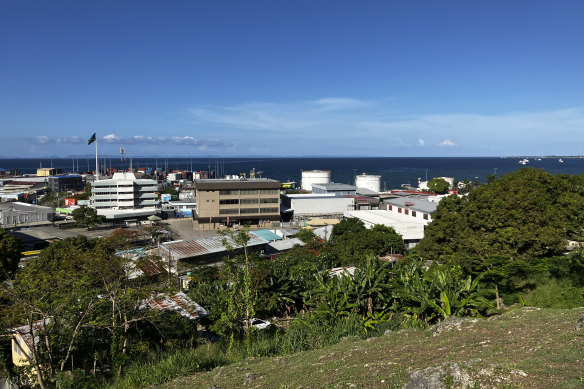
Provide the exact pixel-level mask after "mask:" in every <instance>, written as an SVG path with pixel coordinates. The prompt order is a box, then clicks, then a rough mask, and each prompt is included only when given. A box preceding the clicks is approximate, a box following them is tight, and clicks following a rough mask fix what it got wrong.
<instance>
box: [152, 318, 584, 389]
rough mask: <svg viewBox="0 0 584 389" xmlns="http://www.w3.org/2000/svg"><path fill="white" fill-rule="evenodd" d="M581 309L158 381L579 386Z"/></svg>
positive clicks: (583, 335)
mask: <svg viewBox="0 0 584 389" xmlns="http://www.w3.org/2000/svg"><path fill="white" fill-rule="evenodd" d="M582 314H584V308H577V309H571V310H570V309H566V310H556V309H542V310H540V309H536V308H523V309H520V310H516V311H512V312H509V313H507V314H504V315H500V316H494V317H492V318H490V319H486V320H477V321H474V320H460V321H458V320H456V319H454V320H453V321H451V322H450V323H451V326H448V325H447V324H443V325H442V327H440V326H439V327H437V326H434V327H432V328H430V329H428V330H418V329H408V330H401V331H397V332H387V334H386V335H382V336H380V337H374V338H369V339H366V340H362V339H359V338H357V337H355V338H347V339H345V340H344V341H342V342H341V343H339V344H336V345H332V346H329V347H326V348H323V349H320V350H312V351H306V352H300V353H296V354H293V355H289V356H285V357H278V358H248V359H246V360H244V361H242V362H239V363H234V364H232V365H229V366H224V367H220V368H217V369H215V370H212V371H210V372H206V373H201V374H198V375H195V376H190V377H183V378H180V379H177V380H175V381H172V382H170V383H168V384H166V385H162V386H160V387H161V388H177V389H178V388H199V387H200V388H211V387H214V388H219V389H227V388H241V387H248V388H336V387H351V388H394V387H396V388H397V387H400V388H401V387H403V386H404V385H406V384H408V385H413V386H411V387H426V386H420V385H423V384H426V385H429V382H430V380H431V379H432V376H434V378H436V377H439V381H440V382H442V383H443V385H444V386H442V387H446V388H457V387H459V388H467V387H470V388H581V387H583V386H584V329H581V330H579V331H578V330H576V323H577V322H578V319H579V318H580V317H581V316H582ZM446 323H449V321H446ZM440 330H442V331H440ZM428 368H430V369H428ZM432 368H434V369H432ZM425 369H427V370H425ZM422 370H423V371H422ZM416 371H417V373H416ZM412 375H413V376H414V377H417V379H418V381H415V382H414V381H412V378H411V377H412ZM421 377H426V379H428V380H427V381H420V379H423V378H421ZM428 387H432V386H428Z"/></svg>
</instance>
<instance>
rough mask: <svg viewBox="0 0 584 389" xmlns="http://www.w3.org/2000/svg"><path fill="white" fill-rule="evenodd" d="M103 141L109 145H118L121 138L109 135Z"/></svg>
mask: <svg viewBox="0 0 584 389" xmlns="http://www.w3.org/2000/svg"><path fill="white" fill-rule="evenodd" d="M102 139H103V140H104V141H105V142H107V143H118V142H119V141H120V137H119V136H117V135H116V134H107V135H106V136H104V137H103V138H102Z"/></svg>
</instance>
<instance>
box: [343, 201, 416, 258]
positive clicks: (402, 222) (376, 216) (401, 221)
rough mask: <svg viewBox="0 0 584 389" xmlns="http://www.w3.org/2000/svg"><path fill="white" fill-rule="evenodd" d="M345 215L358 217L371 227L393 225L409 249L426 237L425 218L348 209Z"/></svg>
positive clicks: (389, 212) (388, 212)
mask: <svg viewBox="0 0 584 389" xmlns="http://www.w3.org/2000/svg"><path fill="white" fill-rule="evenodd" d="M345 217H347V218H349V217H356V218H358V219H360V220H361V221H362V222H363V223H364V224H365V227H367V228H371V227H373V226H375V225H377V224H381V225H384V226H387V227H391V228H393V229H394V230H395V232H397V233H398V234H400V235H401V236H402V238H403V240H404V246H405V248H407V249H411V248H413V247H415V246H416V245H417V244H418V243H419V242H420V240H422V238H423V237H424V227H425V223H424V221H423V220H419V219H417V218H414V217H411V218H407V217H405V215H404V214H398V213H397V212H392V211H380V210H367V211H347V212H345Z"/></svg>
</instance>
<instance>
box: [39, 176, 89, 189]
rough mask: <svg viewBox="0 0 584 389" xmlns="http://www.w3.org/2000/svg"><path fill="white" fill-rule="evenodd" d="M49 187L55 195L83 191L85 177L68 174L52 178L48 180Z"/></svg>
mask: <svg viewBox="0 0 584 389" xmlns="http://www.w3.org/2000/svg"><path fill="white" fill-rule="evenodd" d="M47 186H48V187H49V189H51V190H52V191H53V192H54V193H59V192H67V191H78V190H83V189H84V187H85V186H84V185H83V177H81V176H80V175H78V174H68V175H60V176H50V177H49V178H48V179H47Z"/></svg>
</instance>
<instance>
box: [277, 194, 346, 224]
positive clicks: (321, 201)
mask: <svg viewBox="0 0 584 389" xmlns="http://www.w3.org/2000/svg"><path fill="white" fill-rule="evenodd" d="M354 207H355V199H354V198H352V197H339V196H336V195H334V194H314V193H312V194H286V195H284V196H282V212H283V215H285V216H286V217H285V218H286V219H291V220H294V221H302V220H306V219H309V218H313V217H319V218H338V217H342V216H343V214H344V212H345V211H347V210H351V209H354Z"/></svg>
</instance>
